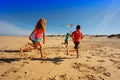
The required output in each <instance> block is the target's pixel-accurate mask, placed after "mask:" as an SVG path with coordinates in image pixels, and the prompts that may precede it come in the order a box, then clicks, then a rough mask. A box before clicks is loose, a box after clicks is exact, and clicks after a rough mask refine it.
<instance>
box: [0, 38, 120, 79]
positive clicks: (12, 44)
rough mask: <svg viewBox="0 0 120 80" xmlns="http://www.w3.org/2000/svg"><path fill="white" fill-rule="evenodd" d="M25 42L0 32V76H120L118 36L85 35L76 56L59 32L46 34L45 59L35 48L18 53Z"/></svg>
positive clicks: (59, 77)
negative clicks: (67, 51) (67, 48)
mask: <svg viewBox="0 0 120 80" xmlns="http://www.w3.org/2000/svg"><path fill="white" fill-rule="evenodd" d="M27 42H30V41H29V39H28V37H20V36H0V80H120V38H117V37H112V38H108V37H107V36H101V37H95V36H84V38H83V40H82V41H81V43H80V45H79V58H76V52H69V55H66V48H65V45H64V44H62V43H63V42H64V37H62V36H51V37H50V36H49V37H46V44H43V49H44V54H45V56H46V58H45V59H41V58H40V54H39V50H38V49H37V50H33V51H31V52H30V51H26V52H24V56H22V57H21V56H20V55H19V49H20V48H21V47H23V46H24V45H25V44H26V43H27ZM73 47H74V44H73V42H72V40H69V50H72V49H73Z"/></svg>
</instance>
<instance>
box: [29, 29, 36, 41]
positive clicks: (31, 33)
mask: <svg viewBox="0 0 120 80" xmlns="http://www.w3.org/2000/svg"><path fill="white" fill-rule="evenodd" d="M34 32H35V29H34V30H33V31H32V33H31V34H30V36H29V39H30V40H31V36H32V34H33V33H34Z"/></svg>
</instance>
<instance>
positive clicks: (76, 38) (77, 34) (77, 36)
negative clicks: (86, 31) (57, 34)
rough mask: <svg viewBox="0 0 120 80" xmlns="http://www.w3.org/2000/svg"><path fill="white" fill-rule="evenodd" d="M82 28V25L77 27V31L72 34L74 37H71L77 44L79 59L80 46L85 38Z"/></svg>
mask: <svg viewBox="0 0 120 80" xmlns="http://www.w3.org/2000/svg"><path fill="white" fill-rule="evenodd" d="M80 28H81V27H80V25H77V26H76V31H74V32H72V36H71V37H72V39H73V41H74V44H75V46H74V48H75V50H76V53H77V58H79V52H78V46H79V43H80V41H81V39H82V38H83V36H82V32H81V31H80Z"/></svg>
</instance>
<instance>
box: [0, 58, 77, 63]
mask: <svg viewBox="0 0 120 80" xmlns="http://www.w3.org/2000/svg"><path fill="white" fill-rule="evenodd" d="M28 59H29V60H33V61H49V62H52V63H54V64H56V63H58V62H62V61H64V60H65V59H76V58H67V57H63V58H61V57H55V58H0V62H1V61H3V62H6V63H11V62H15V61H20V60H28Z"/></svg>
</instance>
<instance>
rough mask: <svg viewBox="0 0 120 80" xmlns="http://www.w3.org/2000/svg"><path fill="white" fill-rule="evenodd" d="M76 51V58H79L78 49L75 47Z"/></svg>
mask: <svg viewBox="0 0 120 80" xmlns="http://www.w3.org/2000/svg"><path fill="white" fill-rule="evenodd" d="M76 53H77V58H79V51H78V49H76Z"/></svg>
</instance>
